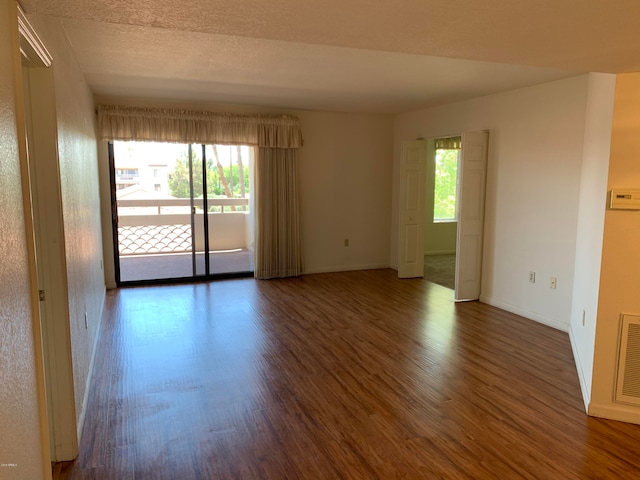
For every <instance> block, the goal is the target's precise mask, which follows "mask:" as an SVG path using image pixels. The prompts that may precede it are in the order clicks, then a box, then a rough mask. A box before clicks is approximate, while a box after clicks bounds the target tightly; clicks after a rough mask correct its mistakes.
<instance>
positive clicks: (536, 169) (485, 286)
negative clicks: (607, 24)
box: [391, 75, 588, 330]
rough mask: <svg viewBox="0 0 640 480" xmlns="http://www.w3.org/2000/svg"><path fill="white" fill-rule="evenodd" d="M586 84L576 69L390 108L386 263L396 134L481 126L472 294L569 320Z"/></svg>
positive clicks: (541, 316) (529, 313) (552, 320)
mask: <svg viewBox="0 0 640 480" xmlns="http://www.w3.org/2000/svg"><path fill="white" fill-rule="evenodd" d="M587 85H588V76H587V75H583V76H579V77H574V78H569V79H566V80H561V81H557V82H550V83H545V84H542V85H537V86H534V87H529V88H523V89H519V90H514V91H510V92H505V93H501V94H497V95H491V96H487V97H482V98H477V99H475V100H470V101H466V102H460V103H454V104H450V105H445V106H441V107H435V108H429V109H425V110H419V111H415V112H410V113H406V114H402V115H398V117H397V118H396V122H395V147H394V152H395V165H396V169H395V173H394V192H396V193H394V195H393V199H394V205H393V207H392V212H393V215H394V217H393V222H392V227H391V235H392V242H391V264H392V265H397V224H398V220H397V191H398V190H397V189H398V181H397V165H398V164H399V152H400V142H401V141H402V140H406V139H414V138H417V137H422V138H431V137H436V136H441V135H442V136H446V135H455V134H460V133H461V132H465V131H476V130H489V131H490V135H489V158H488V176H487V201H486V214H485V248H484V255H483V277H482V293H481V299H482V300H483V301H485V302H487V303H490V304H492V305H495V306H498V307H500V308H503V309H505V310H509V311H512V312H515V313H518V314H520V315H523V316H525V317H528V318H531V319H534V320H537V321H539V322H542V323H546V324H548V325H552V326H554V327H556V328H560V329H562V330H568V329H569V322H570V316H571V296H572V292H573V275H574V258H575V245H576V227H577V217H578V215H577V214H578V199H579V192H580V171H581V164H582V145H583V141H584V128H585V111H586V102H587V100H586V99H587ZM531 270H533V271H535V272H536V274H537V280H538V281H537V283H535V284H531V283H529V279H528V276H529V271H531ZM552 276H554V277H557V289H555V290H553V289H550V288H549V283H550V277H552Z"/></svg>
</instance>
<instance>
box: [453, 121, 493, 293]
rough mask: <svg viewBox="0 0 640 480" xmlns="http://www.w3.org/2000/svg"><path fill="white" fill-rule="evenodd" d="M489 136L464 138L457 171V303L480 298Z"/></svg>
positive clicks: (465, 134)
mask: <svg viewBox="0 0 640 480" xmlns="http://www.w3.org/2000/svg"><path fill="white" fill-rule="evenodd" d="M488 142H489V132H485V131H482V132H467V133H463V134H462V155H461V159H460V167H459V170H458V172H459V173H458V175H459V181H458V192H457V198H458V199H459V202H458V215H457V218H458V239H457V247H456V253H457V254H456V284H455V285H456V286H455V300H456V301H462V300H477V299H478V298H480V283H481V278H482V244H483V233H484V203H485V184H486V178H487V146H488Z"/></svg>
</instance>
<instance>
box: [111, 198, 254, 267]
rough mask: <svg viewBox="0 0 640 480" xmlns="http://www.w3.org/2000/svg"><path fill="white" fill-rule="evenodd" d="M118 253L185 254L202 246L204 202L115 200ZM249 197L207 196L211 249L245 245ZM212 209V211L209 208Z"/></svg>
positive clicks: (201, 248) (243, 246) (242, 246)
mask: <svg viewBox="0 0 640 480" xmlns="http://www.w3.org/2000/svg"><path fill="white" fill-rule="evenodd" d="M117 203H118V248H119V254H120V255H141V254H158V253H186V252H191V251H192V246H193V240H194V238H195V247H196V251H203V249H204V245H203V244H204V240H203V239H204V234H203V232H204V219H203V217H204V210H203V209H204V207H203V205H204V202H203V200H202V199H195V200H194V201H193V211H194V215H193V223H194V227H195V231H194V230H192V228H191V222H192V215H191V211H192V210H191V208H192V204H191V200H190V199H182V198H175V199H174V198H172V199H150V200H146V199H137V200H127V199H122V200H118V201H117ZM248 205H249V199H248V198H210V199H207V206H208V207H209V214H208V215H207V218H208V223H209V245H210V250H228V249H236V248H247V244H248V239H247V231H248V230H249V229H248V216H249V215H248V212H247V210H248ZM211 210H213V211H211Z"/></svg>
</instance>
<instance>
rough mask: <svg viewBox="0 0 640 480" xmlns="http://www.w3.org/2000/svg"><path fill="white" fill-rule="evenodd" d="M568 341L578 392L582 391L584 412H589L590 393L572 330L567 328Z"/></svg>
mask: <svg viewBox="0 0 640 480" xmlns="http://www.w3.org/2000/svg"><path fill="white" fill-rule="evenodd" d="M569 341H570V342H571V351H572V352H573V361H574V362H575V364H576V370H577V371H578V380H579V381H580V390H581V391H582V400H583V401H584V411H585V412H587V413H588V412H589V403H591V392H590V391H589V388H588V387H587V382H586V380H585V378H584V368H583V367H582V361H581V360H580V354H579V353H578V347H577V345H576V341H575V338H574V336H573V328H572V327H571V326H569Z"/></svg>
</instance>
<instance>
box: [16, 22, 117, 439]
mask: <svg viewBox="0 0 640 480" xmlns="http://www.w3.org/2000/svg"><path fill="white" fill-rule="evenodd" d="M28 18H29V21H30V22H31V23H32V25H33V26H34V28H35V30H36V31H37V32H38V34H39V36H40V37H41V39H42V41H43V43H44V44H45V46H46V47H47V49H48V50H49V52H50V53H51V54H52V56H53V59H54V60H53V74H54V87H55V96H56V113H57V124H58V155H59V159H60V179H61V190H62V208H63V217H64V219H63V223H64V237H65V247H66V263H67V282H68V288H69V314H70V319H69V321H70V330H71V343H72V356H73V376H74V390H75V404H76V415H77V421H78V427H79V428H80V427H81V426H82V420H83V418H84V412H85V406H86V398H87V397H86V392H87V388H86V387H87V382H88V380H89V373H90V364H91V360H92V357H93V353H94V351H95V350H94V348H95V344H96V339H97V333H98V326H99V324H100V318H101V316H102V308H103V305H104V295H105V285H104V274H103V270H102V232H101V224H100V197H99V195H98V159H97V150H96V139H95V107H94V104H93V95H92V93H91V91H90V90H89V88H88V86H87V84H86V82H85V80H84V75H83V74H82V73H81V71H80V69H79V67H78V64H77V62H76V60H75V57H74V56H73V53H72V52H71V47H70V45H69V43H68V41H67V38H66V35H65V33H64V30H63V29H62V26H61V25H60V23H59V21H56V20H55V19H52V18H45V17H41V16H33V15H29V16H28ZM85 312H86V313H87V319H88V328H87V327H85Z"/></svg>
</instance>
